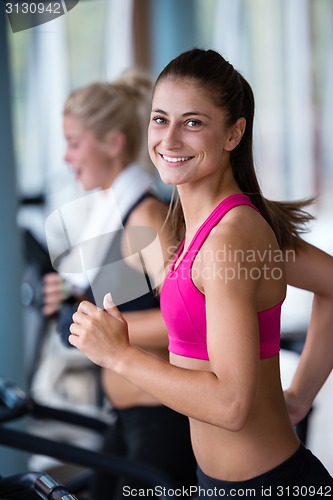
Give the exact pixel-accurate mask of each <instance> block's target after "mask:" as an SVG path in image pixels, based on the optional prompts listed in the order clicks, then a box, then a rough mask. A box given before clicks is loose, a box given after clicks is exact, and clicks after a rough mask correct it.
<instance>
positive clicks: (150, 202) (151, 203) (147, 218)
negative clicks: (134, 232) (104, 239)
mask: <svg viewBox="0 0 333 500" xmlns="http://www.w3.org/2000/svg"><path fill="white" fill-rule="evenodd" d="M167 213H168V205H167V203H166V202H164V201H162V200H160V199H158V198H155V197H154V196H151V197H149V198H146V199H145V200H143V201H142V203H140V204H139V205H138V206H137V207H136V208H135V209H134V210H133V212H132V213H131V216H130V218H129V220H128V224H129V225H130V226H149V227H153V228H155V229H157V230H159V229H160V228H161V227H162V225H163V224H164V222H165V219H166V217H167Z"/></svg>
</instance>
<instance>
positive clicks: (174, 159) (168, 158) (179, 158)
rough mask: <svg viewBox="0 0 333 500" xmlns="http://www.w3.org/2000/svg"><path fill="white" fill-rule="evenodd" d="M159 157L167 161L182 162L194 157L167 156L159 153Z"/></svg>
mask: <svg viewBox="0 0 333 500" xmlns="http://www.w3.org/2000/svg"><path fill="white" fill-rule="evenodd" d="M161 157H162V158H163V160H165V161H166V162H168V163H182V162H184V161H188V160H191V159H192V158H194V157H193V156H167V155H163V154H161Z"/></svg>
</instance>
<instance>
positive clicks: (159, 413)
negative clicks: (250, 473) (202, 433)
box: [92, 406, 197, 500]
mask: <svg viewBox="0 0 333 500" xmlns="http://www.w3.org/2000/svg"><path fill="white" fill-rule="evenodd" d="M115 413H116V416H117V420H116V422H115V424H114V425H112V427H110V430H109V432H108V434H107V436H106V439H105V442H104V446H103V450H102V451H104V452H106V453H110V454H112V455H116V456H118V457H124V458H126V459H128V460H132V461H135V462H138V463H142V464H146V465H151V466H154V467H155V468H156V469H158V470H160V471H162V472H164V474H165V475H167V476H169V477H170V479H171V480H172V481H173V483H174V485H175V487H178V488H179V487H185V488H187V487H189V486H192V485H194V484H196V481H197V478H196V462H195V458H194V455H193V452H192V447H191V441H190V431H189V423H188V418H187V417H185V416H183V415H180V414H179V413H176V412H175V411H173V410H171V409H170V408H167V407H165V406H141V407H135V408H131V409H126V410H116V411H115ZM124 486H126V491H129V489H134V488H135V489H136V490H138V489H145V490H147V488H151V487H152V485H149V484H147V483H146V482H145V483H144V482H143V481H142V482H141V481H139V480H134V479H132V478H125V477H119V476H115V475H112V474H105V473H97V474H96V475H95V479H94V481H93V487H92V497H93V498H94V500H111V499H112V500H118V499H122V498H125V496H123V487H124ZM127 497H128V495H127Z"/></svg>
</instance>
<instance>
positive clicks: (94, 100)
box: [63, 68, 153, 165]
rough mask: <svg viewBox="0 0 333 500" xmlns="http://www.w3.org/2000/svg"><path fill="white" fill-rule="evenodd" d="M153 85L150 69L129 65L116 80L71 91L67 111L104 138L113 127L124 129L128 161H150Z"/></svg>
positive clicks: (98, 136)
mask: <svg viewBox="0 0 333 500" xmlns="http://www.w3.org/2000/svg"><path fill="white" fill-rule="evenodd" d="M152 87H153V85H152V81H151V78H150V77H149V75H148V74H147V73H146V72H144V71H142V70H140V69H136V68H131V69H127V70H125V71H124V72H123V73H122V74H121V75H120V76H119V77H118V78H117V79H116V80H115V81H113V82H94V83H91V84H89V85H87V86H85V87H81V88H79V89H76V90H74V91H73V92H71V94H70V95H69V96H68V98H67V100H66V102H65V105H64V110H63V114H64V115H71V116H75V117H77V118H79V119H80V120H81V122H82V125H83V127H84V128H87V129H89V130H92V131H93V132H94V134H95V135H96V137H97V138H98V139H101V140H102V139H103V138H105V137H106V135H107V134H108V133H109V132H111V131H113V130H117V131H119V132H122V133H123V134H124V136H125V137H126V160H127V162H128V163H131V162H133V161H141V162H142V163H143V165H146V164H147V161H148V151H147V134H146V132H147V127H148V123H149V114H150V107H151V96H152Z"/></svg>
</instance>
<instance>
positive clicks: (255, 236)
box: [206, 205, 278, 251]
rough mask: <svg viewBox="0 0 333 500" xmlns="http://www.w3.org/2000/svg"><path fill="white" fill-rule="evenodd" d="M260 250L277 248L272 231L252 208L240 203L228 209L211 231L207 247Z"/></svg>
mask: <svg viewBox="0 0 333 500" xmlns="http://www.w3.org/2000/svg"><path fill="white" fill-rule="evenodd" d="M225 244H227V245H228V247H229V248H234V249H244V250H252V251H253V250H260V249H266V248H268V247H269V248H270V249H272V250H274V249H276V250H278V243H277V240H276V238H275V235H274V232H273V230H272V228H271V227H270V226H269V224H268V223H267V222H266V220H265V219H264V218H263V217H262V216H261V215H260V214H259V213H258V212H256V211H255V210H254V209H253V208H251V207H249V206H246V205H241V206H238V207H235V208H233V209H232V210H230V211H229V212H228V213H227V214H226V215H225V216H224V217H223V218H222V219H221V221H220V222H219V223H218V224H217V225H216V226H215V228H214V229H213V230H212V231H211V233H210V235H209V238H208V239H207V241H206V246H207V247H210V246H211V247H212V248H220V247H221V245H225Z"/></svg>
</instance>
